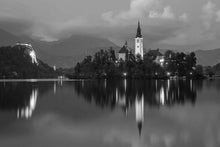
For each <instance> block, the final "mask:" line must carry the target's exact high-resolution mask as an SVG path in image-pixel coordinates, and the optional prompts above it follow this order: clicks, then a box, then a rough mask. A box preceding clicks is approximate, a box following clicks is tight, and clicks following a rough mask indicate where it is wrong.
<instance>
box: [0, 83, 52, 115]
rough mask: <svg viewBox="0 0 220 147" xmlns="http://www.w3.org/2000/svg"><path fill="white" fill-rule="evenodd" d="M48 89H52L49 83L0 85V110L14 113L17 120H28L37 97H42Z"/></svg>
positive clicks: (34, 107) (33, 109)
mask: <svg viewBox="0 0 220 147" xmlns="http://www.w3.org/2000/svg"><path fill="white" fill-rule="evenodd" d="M55 86H56V85H55ZM50 89H52V83H49V82H48V83H37V82H6V83H5V82H4V83H0V92H1V93H0V110H1V111H12V112H15V113H16V114H17V118H18V119H22V118H26V119H29V118H31V117H32V115H33V112H34V111H35V109H36V105H37V99H38V97H39V95H41V96H42V95H43V94H44V93H46V92H48V91H49V90H50ZM55 90H56V89H55ZM39 91H40V92H39ZM54 92H55V91H54Z"/></svg>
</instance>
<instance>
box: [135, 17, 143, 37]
mask: <svg viewBox="0 0 220 147" xmlns="http://www.w3.org/2000/svg"><path fill="white" fill-rule="evenodd" d="M138 37H139V38H142V35H141V27H140V21H138V28H137V35H136V38H138Z"/></svg>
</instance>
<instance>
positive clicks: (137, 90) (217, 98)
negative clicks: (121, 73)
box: [0, 80, 220, 147]
mask: <svg viewBox="0 0 220 147" xmlns="http://www.w3.org/2000/svg"><path fill="white" fill-rule="evenodd" d="M0 146H1V147H87V146H89V147H219V146H220V80H198V81H193V80H87V81H83V80H82V81H29V82H28V81H26V82H21V81H17V82H13V81H10V82H0Z"/></svg>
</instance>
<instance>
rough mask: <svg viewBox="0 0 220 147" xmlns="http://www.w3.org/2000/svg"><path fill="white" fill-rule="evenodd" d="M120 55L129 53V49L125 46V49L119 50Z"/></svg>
mask: <svg viewBox="0 0 220 147" xmlns="http://www.w3.org/2000/svg"><path fill="white" fill-rule="evenodd" d="M118 53H128V49H127V48H126V47H125V46H123V47H122V48H121V49H120V50H119V52H118Z"/></svg>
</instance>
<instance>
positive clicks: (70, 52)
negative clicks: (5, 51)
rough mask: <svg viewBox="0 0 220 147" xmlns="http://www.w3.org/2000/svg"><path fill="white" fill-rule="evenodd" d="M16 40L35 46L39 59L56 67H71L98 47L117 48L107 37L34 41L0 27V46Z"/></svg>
mask: <svg viewBox="0 0 220 147" xmlns="http://www.w3.org/2000/svg"><path fill="white" fill-rule="evenodd" d="M17 42H24V43H30V44H32V46H33V47H34V48H35V51H36V54H37V56H38V58H39V59H41V60H42V61H44V62H46V63H47V64H49V65H51V66H53V65H56V66H57V67H73V66H75V64H76V63H77V62H79V61H81V60H82V59H83V58H84V57H85V56H88V55H93V54H94V53H95V52H97V51H98V50H100V49H108V48H110V47H113V48H114V49H115V50H119V47H117V46H116V45H115V44H114V43H112V42H111V41H109V40H108V39H102V38H98V37H94V36H87V35H73V36H71V37H70V38H66V39H62V40H59V41H54V42H44V41H36V40H33V39H31V38H29V37H27V36H15V35H13V34H11V33H9V32H7V31H4V30H1V29H0V46H9V45H10V46H13V45H15V43H17Z"/></svg>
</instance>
